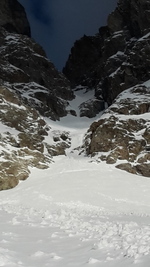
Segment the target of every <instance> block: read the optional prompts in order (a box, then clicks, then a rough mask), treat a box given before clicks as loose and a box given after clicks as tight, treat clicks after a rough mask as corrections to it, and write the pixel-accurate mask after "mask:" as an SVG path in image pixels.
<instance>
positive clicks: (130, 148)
mask: <svg viewBox="0 0 150 267" xmlns="http://www.w3.org/2000/svg"><path fill="white" fill-rule="evenodd" d="M0 13H1V16H0V17H1V18H0V66H1V68H0V107H1V108H0V190H3V189H8V188H12V187H14V186H15V185H17V184H18V182H19V180H24V179H26V178H27V177H28V176H29V173H30V168H31V167H36V168H40V169H45V168H48V167H49V165H50V163H51V162H53V161H54V159H53V157H54V156H57V155H71V156H72V155H75V157H76V156H77V157H78V156H79V155H78V154H80V155H81V156H83V155H84V156H88V157H93V158H92V160H96V162H101V161H106V162H107V163H108V164H115V166H116V167H118V168H120V169H123V170H126V171H128V172H131V173H134V174H140V175H143V176H146V177H150V18H149V13H150V3H149V1H147V0H141V1H137V0H120V1H119V2H118V6H117V8H116V10H115V11H114V12H113V13H112V14H110V16H109V18H108V24H107V26H106V27H102V28H100V30H99V33H98V34H96V35H95V36H92V37H89V36H84V37H83V38H81V40H78V41H76V43H75V45H74V47H73V48H72V50H71V54H70V56H69V59H68V61H67V63H66V66H65V68H64V74H65V75H66V76H67V78H66V76H65V75H64V74H62V73H60V72H58V71H57V70H56V69H55V67H54V65H53V64H52V63H51V62H50V61H49V60H48V59H47V57H46V54H45V52H44V50H43V49H42V47H41V46H40V45H38V44H37V43H36V42H35V41H34V40H32V39H31V38H30V26H29V23H28V20H27V17H26V14H25V11H24V8H23V7H22V6H21V5H20V4H19V3H18V1H17V0H5V1H1V2H0ZM70 84H71V86H70ZM71 87H73V88H74V89H72V88H71ZM107 107H108V108H107ZM104 110H105V111H104ZM101 111H103V114H102V112H101ZM99 112H101V113H99ZM96 115H97V117H96V118H98V120H96V121H95V122H94V123H93V124H92V125H91V126H90V124H91V123H92V122H93V121H94V120H95V116H96ZM65 116H68V117H67V118H66V119H68V124H67V127H66V128H65V127H64V125H63V127H62V124H63V122H64V120H63V119H62V117H65ZM83 117H84V118H83ZM86 117H88V118H86ZM91 118H94V119H91ZM49 119H51V123H50V124H48V121H49ZM52 120H53V121H56V120H61V122H60V124H59V125H58V122H57V123H56V122H55V124H54V122H52ZM70 122H71V125H70V128H69V126H68V125H69V123H70ZM77 123H78V129H76V125H77ZM52 124H53V126H52ZM87 124H88V127H89V130H88V131H87V133H86V134H85V136H84V139H83V134H84V133H85V132H86V130H87ZM56 125H57V127H55V126H56ZM59 127H60V128H59ZM71 127H72V128H71ZM82 128H83V129H82ZM71 138H74V139H72V140H71ZM81 144H82V145H81ZM77 146H78V147H77ZM66 149H68V150H66ZM70 153H71V154H70ZM89 161H91V159H90V160H89Z"/></svg>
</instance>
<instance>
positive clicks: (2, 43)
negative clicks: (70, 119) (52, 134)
mask: <svg viewBox="0 0 150 267" xmlns="http://www.w3.org/2000/svg"><path fill="white" fill-rule="evenodd" d="M1 7H2V8H1ZM0 8H1V11H0V12H2V15H1V19H0V25H1V26H0V65H1V68H0V79H1V83H2V84H6V83H7V86H9V88H11V89H13V90H14V91H16V92H17V93H18V94H19V96H20V97H21V98H22V99H23V100H24V102H25V104H29V105H32V106H34V107H35V108H36V109H38V110H39V112H40V113H41V114H42V115H45V116H47V117H49V118H51V119H53V120H56V119H59V118H60V117H62V116H65V115H66V114H67V111H66V107H67V105H68V103H67V100H71V99H72V98H73V93H72V91H71V89H70V83H69V81H68V80H67V79H66V78H65V77H64V75H63V74H62V73H60V72H58V71H57V70H56V68H55V67H54V65H53V64H52V63H51V62H50V61H49V60H48V59H47V57H46V54H45V52H44V50H43V49H42V47H41V46H40V45H38V44H37V43H36V42H34V40H33V39H31V38H30V27H29V23H28V20H27V18H26V14H25V11H24V8H23V7H22V6H21V5H20V4H19V3H18V1H17V0H7V1H6V0H5V1H1V3H0Z"/></svg>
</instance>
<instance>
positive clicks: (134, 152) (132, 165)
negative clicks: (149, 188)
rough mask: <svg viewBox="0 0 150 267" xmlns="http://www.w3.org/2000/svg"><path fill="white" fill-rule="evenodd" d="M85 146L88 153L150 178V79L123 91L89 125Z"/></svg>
mask: <svg viewBox="0 0 150 267" xmlns="http://www.w3.org/2000/svg"><path fill="white" fill-rule="evenodd" d="M84 147H85V150H86V154H87V155H91V156H96V158H98V159H100V160H102V161H106V162H107V163H108V164H116V166H117V167H118V168H120V169H122V170H126V171H129V172H131V173H136V174H140V175H144V176H147V177H150V150H149V148H150V82H149V83H147V84H143V85H137V86H134V87H133V88H131V89H128V90H126V91H124V92H122V93H121V94H120V95H119V96H118V97H117V98H116V100H115V101H114V103H113V104H112V105H111V106H110V107H109V108H108V109H107V110H106V111H105V112H104V114H103V115H102V117H101V119H100V120H99V121H97V122H94V123H93V124H92V125H91V126H90V128H89V130H88V133H87V135H86V137H85V141H84ZM122 161H123V162H122Z"/></svg>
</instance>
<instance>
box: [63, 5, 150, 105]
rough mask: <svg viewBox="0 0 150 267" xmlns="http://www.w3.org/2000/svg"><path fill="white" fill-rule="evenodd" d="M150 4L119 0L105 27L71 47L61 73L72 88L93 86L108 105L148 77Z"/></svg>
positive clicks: (97, 94)
mask: <svg viewBox="0 0 150 267" xmlns="http://www.w3.org/2000/svg"><path fill="white" fill-rule="evenodd" d="M149 13H150V3H149V1H147V0H142V1H136V0H120V1H118V6H117V8H116V10H115V11H114V12H113V13H111V14H110V16H109V17H108V23H107V26H106V27H102V28H100V29H99V33H98V34H96V35H95V36H93V37H89V36H84V37H82V38H81V39H80V40H78V41H76V42H75V44H74V47H73V48H72V49H71V54H70V56H69V58H68V61H67V63H66V66H65V67H64V69H63V72H64V74H65V75H66V76H67V77H68V79H69V80H70V81H71V84H72V87H74V86H77V85H79V84H81V85H84V86H87V87H88V88H89V89H93V88H94V89H95V96H96V97H97V99H102V98H103V100H104V101H105V102H107V103H108V105H111V104H112V102H113V100H114V99H115V98H116V96H117V95H118V94H119V93H121V92H122V91H124V90H125V89H127V88H129V87H131V86H134V85H136V84H138V83H141V82H144V81H147V80H148V79H149V78H150V68H149V64H150V34H149V32H150V16H149Z"/></svg>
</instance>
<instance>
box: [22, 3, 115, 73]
mask: <svg viewBox="0 0 150 267" xmlns="http://www.w3.org/2000/svg"><path fill="white" fill-rule="evenodd" d="M19 2H20V3H21V4H22V5H23V6H24V7H25V9H26V13H27V16H28V19H29V22H30V26H31V32H32V37H33V38H34V39H35V41H37V42H38V43H39V44H41V45H42V47H43V48H44V50H45V51H46V54H47V56H48V58H49V59H50V60H51V61H52V62H53V63H54V65H55V66H56V68H57V69H59V70H61V69H62V68H63V67H64V65H65V62H66V61H67V58H68V56H69V53H70V50H71V47H72V46H73V44H74V42H75V41H76V40H77V39H80V38H81V37H82V36H83V35H84V34H85V35H94V34H96V33H97V32H98V29H99V28H100V27H101V26H104V25H106V23H107V17H108V14H109V13H111V12H112V11H113V10H114V9H115V7H116V5H117V0H32V1H27V0H19Z"/></svg>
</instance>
